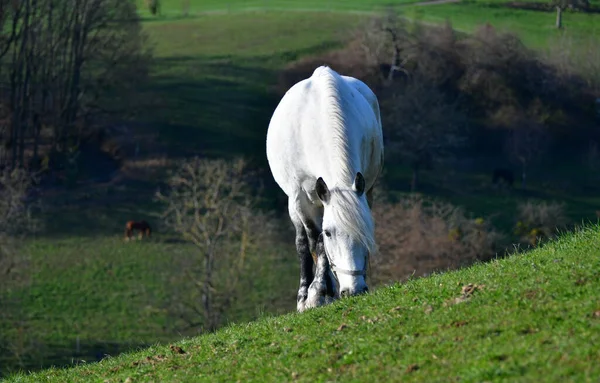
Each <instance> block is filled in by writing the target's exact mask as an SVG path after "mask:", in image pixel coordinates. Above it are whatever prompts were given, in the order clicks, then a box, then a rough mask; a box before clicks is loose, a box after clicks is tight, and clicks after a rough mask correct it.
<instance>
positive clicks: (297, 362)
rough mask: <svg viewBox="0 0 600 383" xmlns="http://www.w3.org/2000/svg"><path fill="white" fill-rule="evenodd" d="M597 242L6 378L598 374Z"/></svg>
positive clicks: (586, 240)
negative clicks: (67, 366) (89, 361)
mask: <svg viewBox="0 0 600 383" xmlns="http://www.w3.org/2000/svg"><path fill="white" fill-rule="evenodd" d="M599 238H600V227H598V226H594V227H592V228H588V229H585V230H583V231H578V232H575V233H573V234H567V235H564V236H563V237H562V238H560V239H559V240H557V241H555V242H553V243H550V244H548V245H546V246H544V247H543V248H538V249H536V250H534V251H531V252H526V253H523V254H516V255H514V256H512V257H509V258H505V259H501V260H496V261H493V262H491V263H489V264H479V265H474V266H472V267H469V268H466V269H462V270H460V271H455V272H449V273H445V274H435V275H433V276H430V277H427V278H421V279H417V280H412V281H409V282H408V283H405V284H403V285H393V286H391V287H389V288H385V289H380V290H379V291H377V292H376V293H373V294H371V295H368V296H363V297H355V298H351V299H347V300H343V301H338V302H336V303H334V304H333V305H330V306H327V307H322V308H318V309H313V310H310V311H308V312H306V313H303V314H296V313H293V314H287V315H283V316H279V317H267V318H262V319H260V320H258V321H255V322H253V323H249V324H243V325H233V326H228V327H226V328H223V329H221V330H219V331H217V332H216V333H215V334H209V335H203V336H200V337H197V338H186V339H184V340H181V341H179V342H177V343H175V344H173V345H170V346H168V345H163V346H159V345H156V346H153V347H150V348H147V349H144V350H140V351H138V352H132V353H128V354H125V355H121V356H117V357H114V358H113V357H111V358H107V359H104V360H103V361H101V362H100V363H97V364H91V365H82V366H78V367H76V368H70V369H64V370H61V369H49V370H45V371H43V372H39V373H34V374H32V375H15V376H12V377H10V378H9V379H8V380H7V381H8V382H15V383H16V382H64V381H70V382H84V381H90V380H94V381H108V382H122V381H125V379H128V378H131V380H132V381H134V382H135V381H161V382H169V381H177V382H192V381H194V382H197V381H206V382H209V381H210V382H214V381H237V380H241V381H257V382H258V381H273V382H275V381H277V382H280V381H303V382H309V381H315V380H316V381H327V380H331V379H334V380H344V381H346V380H351V381H355V380H364V379H365V378H366V379H367V380H369V381H374V382H375V381H381V382H384V381H390V380H394V381H406V382H412V381H415V382H416V381H424V380H426V381H428V382H442V381H443V382H446V381H448V380H458V381H478V382H479V381H512V382H539V381H544V382H564V381H573V382H575V381H576V382H592V381H597V380H598V378H600V365H599V364H598V363H597V360H598V358H599V357H600V354H599V350H598V347H597V345H598V342H600V296H599V295H598V291H599V289H600V271H599V270H600V257H599V256H600V251H599V250H598V249H599V248H600V239H599Z"/></svg>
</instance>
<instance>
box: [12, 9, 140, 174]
mask: <svg viewBox="0 0 600 383" xmlns="http://www.w3.org/2000/svg"><path fill="white" fill-rule="evenodd" d="M0 1H1V2H0V6H1V8H2V12H0V24H1V25H2V26H3V28H2V31H1V32H0V60H2V63H3V65H2V68H0V81H1V82H2V83H5V84H8V86H4V87H3V89H2V92H1V94H0V104H1V105H2V108H0V125H1V126H2V128H3V129H2V132H1V133H2V140H3V149H4V151H3V152H4V153H0V160H1V161H2V162H3V163H8V164H9V166H11V167H12V168H15V167H24V166H27V165H28V164H27V163H26V160H25V152H26V149H27V147H30V148H31V149H32V151H33V163H36V162H37V157H38V155H39V145H40V144H41V142H40V138H41V137H42V135H43V134H42V133H44V131H45V132H47V133H49V135H50V136H51V137H52V142H51V146H52V149H53V150H54V151H57V152H65V151H67V149H68V148H74V147H77V143H78V141H79V138H80V137H81V132H82V131H83V129H84V128H85V127H86V126H89V125H90V121H91V118H92V117H93V116H95V115H96V114H98V113H104V112H106V111H107V109H110V107H111V105H115V104H118V103H116V102H115V101H114V97H111V98H109V97H107V96H108V95H109V94H113V95H114V94H115V93H116V94H119V95H121V96H122V97H126V96H127V93H126V91H127V90H128V89H131V88H132V85H133V84H136V83H137V81H138V80H139V79H141V78H142V77H143V76H144V75H145V73H146V71H147V61H148V60H147V59H148V58H149V52H148V51H147V50H146V48H144V42H145V36H144V34H143V33H142V30H141V25H140V23H139V18H138V16H137V14H136V7H135V3H134V2H133V1H132V0H124V1H121V0H77V1H75V0H23V1H18V2H15V1H10V2H9V1H6V0H5V1H2V0H0ZM4 3H6V4H4ZM111 112H112V111H111ZM46 135H47V134H46Z"/></svg>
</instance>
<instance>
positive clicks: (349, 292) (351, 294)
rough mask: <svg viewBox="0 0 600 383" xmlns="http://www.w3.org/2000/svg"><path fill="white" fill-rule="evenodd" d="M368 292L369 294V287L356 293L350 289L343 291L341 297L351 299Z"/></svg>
mask: <svg viewBox="0 0 600 383" xmlns="http://www.w3.org/2000/svg"><path fill="white" fill-rule="evenodd" d="M368 292H369V288H368V287H367V286H365V287H363V288H362V289H360V290H357V291H354V292H352V291H351V290H350V289H342V291H341V292H340V296H341V297H342V298H345V297H351V296H355V295H361V294H366V293H368Z"/></svg>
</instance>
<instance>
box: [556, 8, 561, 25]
mask: <svg viewBox="0 0 600 383" xmlns="http://www.w3.org/2000/svg"><path fill="white" fill-rule="evenodd" d="M556 28H558V29H561V28H562V8H561V7H556Z"/></svg>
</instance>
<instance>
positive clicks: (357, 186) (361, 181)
mask: <svg viewBox="0 0 600 383" xmlns="http://www.w3.org/2000/svg"><path fill="white" fill-rule="evenodd" d="M365 186H366V185H365V177H363V175H362V173H361V172H358V173H356V178H354V184H353V185H352V190H354V191H355V192H356V194H358V196H359V197H360V196H361V195H363V193H364V192H365Z"/></svg>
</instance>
